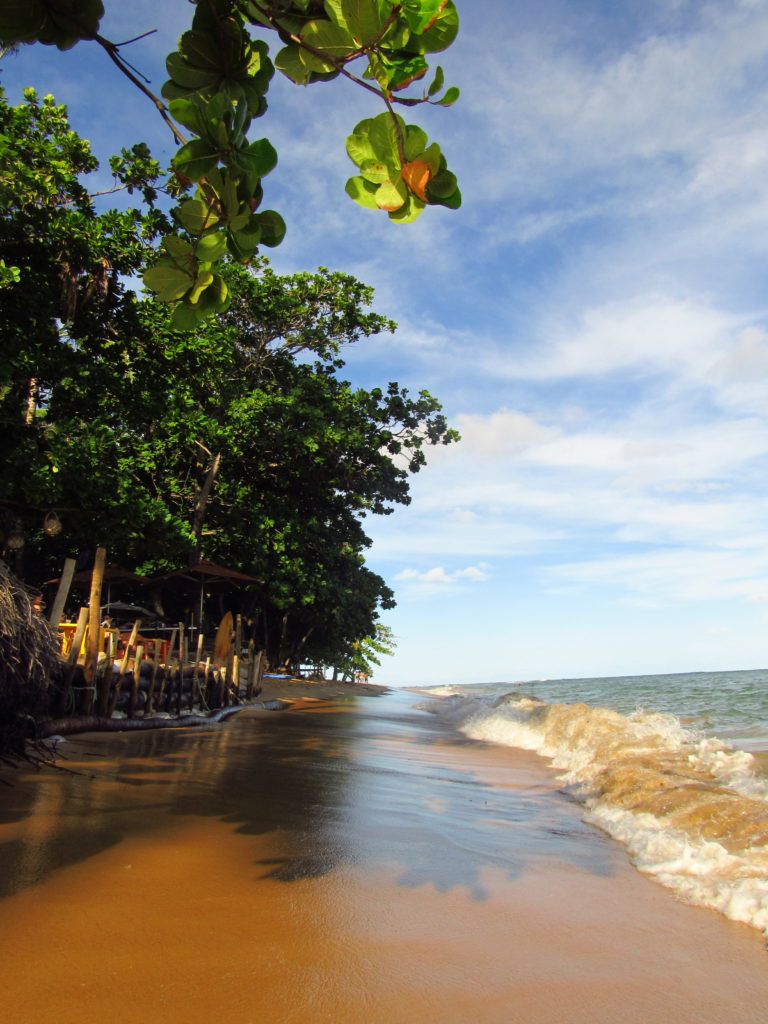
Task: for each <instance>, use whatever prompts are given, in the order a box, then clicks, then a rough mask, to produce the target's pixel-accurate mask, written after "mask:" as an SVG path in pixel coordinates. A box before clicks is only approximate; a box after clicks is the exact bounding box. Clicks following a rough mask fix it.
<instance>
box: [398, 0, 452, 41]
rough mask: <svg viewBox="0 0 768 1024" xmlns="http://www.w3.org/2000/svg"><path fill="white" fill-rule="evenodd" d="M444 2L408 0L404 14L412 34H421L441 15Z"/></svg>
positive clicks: (440, 0) (438, 0)
mask: <svg viewBox="0 0 768 1024" xmlns="http://www.w3.org/2000/svg"><path fill="white" fill-rule="evenodd" d="M443 2H444V0H410V2H409V0H406V2H405V3H404V4H403V14H404V16H405V20H406V21H407V22H408V27H409V28H410V30H411V32H415V33H416V34H417V35H419V34H421V33H422V32H423V31H424V30H425V29H426V27H427V26H428V25H429V24H430V22H432V21H434V20H435V18H436V17H437V16H438V14H439V13H440V8H441V7H442V5H443Z"/></svg>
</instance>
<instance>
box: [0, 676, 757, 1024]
mask: <svg viewBox="0 0 768 1024" xmlns="http://www.w3.org/2000/svg"><path fill="white" fill-rule="evenodd" d="M418 699H419V698H418V697H416V696H415V695H414V694H412V693H399V692H392V693H389V694H386V695H384V696H379V697H376V698H373V697H371V696H369V697H367V698H366V699H355V700H347V701H343V702H340V701H334V700H332V699H328V700H325V701H320V700H309V701H305V702H298V703H296V704H295V706H294V707H293V708H291V709H290V710H287V711H284V712H269V711H245V712H242V713H240V714H238V715H237V716H235V717H234V718H232V719H231V720H230V721H228V722H225V723H221V724H220V725H216V726H212V727H210V728H206V729H204V730H201V731H197V730H196V731H194V732H183V731H163V732H152V733H144V734H118V735H110V736H108V737H107V736H98V737H94V736H91V735H86V736H82V737H73V738H72V739H71V740H70V741H68V742H67V744H66V745H64V746H63V747H62V750H64V749H66V751H67V757H68V760H67V761H66V762H64V764H65V765H66V767H67V768H69V769H70V770H72V771H75V772H78V773H81V774H69V773H63V772H54V771H50V770H46V771H43V772H40V773H32V772H23V773H20V774H17V775H16V777H15V778H14V779H13V782H14V784H13V787H12V788H6V787H2V788H1V789H0V894H1V895H2V898H0V934H2V936H3V939H2V943H3V956H2V961H1V964H2V966H0V979H1V980H2V983H3V995H2V1005H3V1010H4V1016H5V1019H8V1020H12V1021H14V1022H15V1024H38V1022H41V1021H44V1020H49V1019H50V1020H55V1021H57V1022H59V1024H75V1022H77V1024H91V1022H93V1024H96V1022H99V1024H128V1022H130V1024H135V1022H136V1021H141V1022H143V1024H166V1022H168V1024H171V1022H173V1024H175V1022H177V1021H188V1022H192V1024H197V1022H200V1024H202V1022H209V1021H211V1020H221V1021H226V1022H228V1024H249V1022H256V1021H259V1022H263V1021H269V1022H270V1024H272V1022H297V1024H304V1022H307V1024H309V1022H316V1021H317V1022H329V1024H331V1022H333V1024H385V1022H386V1024H411V1022H413V1024H416V1022H440V1024H444V1022H467V1024H470V1022H472V1024H476V1022H479V1024H491V1022H493V1024H517V1022H520V1024H523V1022H524V1024H555V1022H557V1024H581V1022H585V1024H586V1022H587V1021H589V1022H594V1024H601V1022H606V1024H607V1022H611V1024H612V1022H617V1024H618V1022H620V1021H621V1022H627V1024H635V1022H637V1024H640V1022H643V1024H662V1022H663V1024H668V1022H669V1021H671V1020H674V1021H676V1022H680V1024H694V1022H696V1024H731V1022H734V1024H735V1022H736V1021H738V1022H740V1024H741V1022H745V1024H749V1022H752V1021H754V1022H757V1021H761V1022H762V1021H763V1020H764V1019H765V1007H766V1005H768V952H766V951H765V950H764V948H763V940H762V937H761V936H760V935H759V934H758V933H757V932H756V931H754V930H752V929H749V928H747V927H746V926H743V925H738V924H734V923H732V922H729V921H726V920H725V919H723V918H721V917H719V916H718V915H717V914H716V913H714V912H712V911H708V910H702V909H699V908H693V907H689V906H686V905H683V904H681V903H679V902H677V901H676V900H675V898H674V897H673V896H672V894H671V893H669V892H668V891H667V890H665V889H663V888H661V887H660V886H658V885H656V884H655V883H653V882H651V881H649V880H648V879H646V878H644V877H643V876H641V875H640V874H639V873H638V872H636V871H635V870H634V868H633V867H632V866H631V865H630V863H629V861H628V859H627V857H626V855H625V854H624V852H623V850H622V848H621V847H620V846H618V845H617V844H616V843H614V842H613V841H611V840H610V839H608V838H607V837H606V836H604V835H603V834H602V833H600V832H598V831H596V830H594V829H592V828H591V827H589V826H587V825H585V824H584V823H583V822H582V820H581V817H580V809H579V806H578V805H577V804H576V803H575V802H574V801H573V800H572V799H571V798H570V796H569V795H568V794H567V793H564V792H561V791H560V790H559V788H558V785H559V784H558V782H557V780H556V778H555V776H554V774H553V773H552V772H551V771H550V770H549V769H548V768H547V767H546V765H545V764H544V762H542V761H541V760H540V759H539V758H537V757H536V755H533V754H528V753H525V752H517V751H513V750H509V749H505V748H497V747H493V746H487V745H484V744H481V743H476V742H472V741H469V740H465V739H463V738H461V737H459V736H457V735H454V734H451V733H448V732H446V731H445V730H444V729H443V728H442V727H441V726H440V725H439V723H437V722H436V721H435V719H434V717H433V716H431V715H428V714H426V713H424V712H422V711H419V710H417V709H415V708H414V704H415V703H417V702H418ZM4 777H5V778H8V777H9V776H8V773H4Z"/></svg>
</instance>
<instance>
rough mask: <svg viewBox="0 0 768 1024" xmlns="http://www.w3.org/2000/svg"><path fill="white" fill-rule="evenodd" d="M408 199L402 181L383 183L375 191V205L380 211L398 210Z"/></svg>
mask: <svg viewBox="0 0 768 1024" xmlns="http://www.w3.org/2000/svg"><path fill="white" fill-rule="evenodd" d="M407 198H408V189H407V188H406V185H405V182H403V181H385V182H384V183H383V184H381V185H379V187H378V188H377V189H376V205H377V206H378V208H379V209H380V210H399V209H400V207H401V206H402V205H403V203H404V202H405V201H406V199H407Z"/></svg>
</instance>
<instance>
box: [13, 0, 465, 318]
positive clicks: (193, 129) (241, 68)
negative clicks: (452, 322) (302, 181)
mask: <svg viewBox="0 0 768 1024" xmlns="http://www.w3.org/2000/svg"><path fill="white" fill-rule="evenodd" d="M193 4H194V7H195V10H194V16H193V19H192V23H191V26H190V28H189V30H188V31H186V32H184V33H183V34H182V36H181V38H180V40H179V45H178V49H177V50H176V51H174V52H173V53H171V54H169V56H168V58H167V60H166V68H167V72H168V75H169V78H168V80H167V81H166V83H165V84H164V86H163V88H162V98H161V97H157V96H155V95H154V94H152V93H151V92H150V91H149V89H148V88H147V86H146V84H145V83H144V82H143V81H142V79H141V78H140V77H138V76H137V74H136V72H135V69H134V68H133V67H132V66H131V65H130V64H129V63H128V62H127V60H126V59H125V58H124V56H123V54H122V53H121V45H120V44H116V43H114V42H111V41H110V40H108V39H106V38H104V36H102V35H101V34H100V31H99V29H100V23H101V19H102V17H103V15H104V4H103V3H102V0H5V3H4V4H3V5H2V8H0V40H2V41H3V42H5V43H10V44H17V43H32V42H37V43H43V44H47V45H54V46H57V47H59V48H60V49H67V48H70V47H72V46H74V45H75V44H78V43H81V42H83V41H86V40H88V41H92V42H94V43H96V44H98V45H99V46H101V47H102V48H103V50H104V51H105V52H106V53H107V55H108V56H109V58H110V59H111V60H112V61H113V62H114V63H115V64H116V65H117V67H119V68H120V70H121V71H122V72H123V73H124V74H125V75H126V76H127V77H128V78H129V79H130V80H131V82H132V83H133V84H134V85H135V86H136V87H138V88H139V89H141V90H142V91H143V92H144V93H145V94H146V95H147V96H148V98H149V99H150V100H151V101H152V102H153V103H154V104H155V106H156V107H157V109H158V111H159V112H160V114H161V116H162V117H163V118H164V119H165V121H166V122H167V124H168V126H169V128H170V130H171V131H172V133H173V135H174V138H175V140H176V142H177V144H178V146H179V149H178V151H177V153H176V155H175V156H174V158H173V161H172V165H173V183H172V184H173V190H174V192H175V194H176V196H177V199H178V203H177V205H176V207H175V208H174V210H173V211H172V224H169V225H168V230H167V231H166V232H165V233H164V235H163V238H162V245H161V249H160V251H159V253H158V254H157V255H156V256H155V257H154V260H153V263H152V265H151V266H150V267H149V269H148V270H147V271H146V272H145V274H144V281H145V283H146V285H147V286H148V287H149V288H150V289H152V290H153V291H154V292H155V293H156V295H157V297H158V298H159V299H160V300H161V301H162V302H166V303H168V304H170V305H171V306H172V307H173V316H174V321H173V322H174V326H175V327H176V328H179V329H192V328H194V327H195V326H196V324H197V323H199V322H200V321H201V320H203V319H205V318H206V317H208V316H210V315H211V314H212V313H220V312H223V311H224V310H225V309H226V308H227V307H228V305H229V303H230V302H231V292H230V288H229V283H228V280H227V276H226V274H224V273H222V272H221V261H222V260H223V258H224V257H225V255H227V256H228V257H229V258H230V259H233V260H236V261H239V262H242V263H247V262H248V261H249V260H251V259H252V258H253V256H254V254H255V253H256V251H257V250H258V248H259V247H260V246H268V247H269V246H275V245H278V244H279V243H280V241H281V240H282V238H283V236H284V233H285V224H284V222H283V219H282V217H281V216H280V215H279V213H277V212H276V211H274V210H268V209H267V210H263V209H261V204H262V201H263V196H264V189H263V186H262V179H263V178H264V177H265V176H266V175H268V174H269V172H270V171H271V170H272V169H273V168H274V166H275V164H276V162H277V153H276V151H275V149H274V147H273V146H272V144H271V143H270V142H269V140H268V139H266V138H262V139H256V140H251V139H250V138H249V134H248V133H249V131H250V128H251V124H252V122H253V120H254V119H256V118H259V117H261V116H262V115H263V114H264V113H265V112H266V110H267V100H266V95H267V91H268V88H269V83H270V80H271V78H272V76H273V74H274V71H275V68H277V69H278V70H279V71H280V72H281V73H282V74H284V75H285V76H286V77H288V78H289V79H290V80H291V81H293V82H295V83H297V84H299V85H309V84H312V83H316V82H326V81H328V80H331V79H333V78H337V77H339V76H343V77H344V78H346V79H348V80H351V81H353V82H355V83H356V84H357V85H359V86H360V87H362V88H364V89H365V90H366V91H367V92H369V93H371V94H372V95H374V96H375V97H376V99H377V101H378V102H379V103H380V104H382V105H383V108H384V109H383V110H382V112H381V113H378V114H377V115H376V116H373V117H370V118H365V119H364V120H362V121H360V122H359V124H357V125H355V126H354V127H353V129H352V132H351V134H350V135H349V137H348V139H347V153H348V155H349V157H350V159H351V160H352V161H353V163H354V164H355V165H356V168H357V172H358V173H357V174H355V175H354V176H353V177H352V178H350V179H349V181H348V182H347V185H346V191H347V194H348V195H349V196H350V197H351V198H352V199H353V200H354V201H355V202H357V203H359V204H360V205H362V206H364V207H367V208H371V209H379V210H383V211H385V212H386V213H387V214H388V216H389V217H390V219H391V220H393V221H395V222H397V223H408V222H410V221H413V220H414V219H415V218H416V217H418V216H419V215H420V214H421V213H422V211H423V210H424V209H425V207H426V206H430V205H441V206H447V207H449V208H451V209H455V208H457V207H458V206H459V205H460V203H461V193H460V191H459V188H458V184H457V181H456V177H455V175H454V174H453V173H452V172H451V171H450V170H449V169H448V167H447V162H446V158H445V156H444V155H443V154H442V152H441V150H440V147H439V145H438V144H437V143H436V142H432V143H430V142H429V140H428V138H427V135H426V133H425V132H424V131H423V129H422V128H420V127H419V126H418V125H414V124H407V123H406V122H405V120H404V119H403V118H402V117H401V116H400V114H398V113H397V112H396V109H395V108H396V107H397V106H398V105H399V106H403V107H412V106H418V105H419V104H423V103H434V104H440V105H443V106H449V105H450V104H452V103H453V102H454V101H455V100H456V99H457V98H458V89H457V88H455V87H451V88H448V89H445V88H444V74H443V70H442V68H441V67H440V66H438V67H437V68H436V69H435V72H434V75H433V77H432V79H431V81H430V82H429V84H428V85H426V87H424V85H423V84H422V85H421V86H419V87H417V88H420V92H416V93H415V94H414V91H413V89H411V91H410V92H408V91H407V90H408V89H409V87H411V86H414V85H415V84H416V83H423V82H426V81H427V78H426V76H427V73H428V71H429V65H428V62H427V55H429V54H432V53H437V52H440V51H442V50H445V49H446V48H447V47H448V46H450V44H451V43H452V42H453V40H454V39H455V37H456V34H457V32H458V25H459V19H458V13H457V10H456V6H455V4H454V3H453V0H402V2H396V0H281V2H279V3H278V2H276V0H193ZM253 32H256V33H261V34H262V35H264V36H266V37H267V38H270V37H272V38H274V37H277V39H278V40H279V42H280V43H281V44H282V46H281V48H280V49H279V50H278V52H277V53H276V55H275V56H274V60H273V59H271V58H270V51H269V45H268V43H267V42H266V40H265V38H260V37H255V38H254V36H253V35H252V33H253ZM356 64H357V65H362V68H361V71H360V73H357V72H353V71H352V70H351V68H352V66H353V65H356ZM11 266H12V265H8V270H7V273H10V274H12V273H13V271H12V270H11V269H10V267H11ZM1 271H2V268H0V272H1Z"/></svg>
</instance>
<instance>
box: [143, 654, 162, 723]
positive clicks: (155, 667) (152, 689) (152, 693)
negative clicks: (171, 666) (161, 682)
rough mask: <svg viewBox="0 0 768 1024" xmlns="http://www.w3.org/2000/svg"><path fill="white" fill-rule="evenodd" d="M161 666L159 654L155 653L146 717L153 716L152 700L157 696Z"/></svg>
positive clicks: (145, 709)
mask: <svg viewBox="0 0 768 1024" xmlns="http://www.w3.org/2000/svg"><path fill="white" fill-rule="evenodd" d="M159 666H160V662H159V661H158V659H157V653H155V657H154V660H153V661H152V677H151V679H150V681H149V690H148V691H147V705H146V707H145V708H144V714H145V715H151V714H152V710H153V708H152V699H153V697H154V696H155V683H156V682H157V670H158V668H159Z"/></svg>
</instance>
